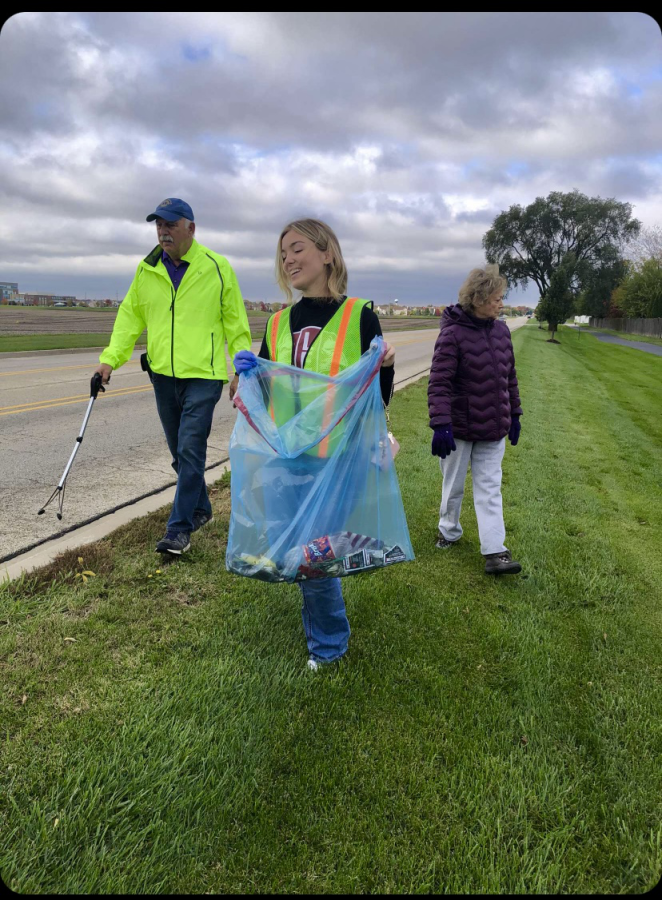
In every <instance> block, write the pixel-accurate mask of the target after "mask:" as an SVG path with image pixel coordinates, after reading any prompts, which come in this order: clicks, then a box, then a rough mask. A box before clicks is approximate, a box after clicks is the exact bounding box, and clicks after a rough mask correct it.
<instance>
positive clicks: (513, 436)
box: [508, 416, 522, 447]
mask: <svg viewBox="0 0 662 900" xmlns="http://www.w3.org/2000/svg"><path fill="white" fill-rule="evenodd" d="M521 430H522V426H521V424H520V420H519V416H513V420H512V422H511V423H510V431H509V432H508V440H509V441H510V443H511V444H512V445H513V447H514V446H515V444H516V443H517V442H518V441H519V433H520V431H521Z"/></svg>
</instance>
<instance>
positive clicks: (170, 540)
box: [156, 531, 191, 556]
mask: <svg viewBox="0 0 662 900" xmlns="http://www.w3.org/2000/svg"><path fill="white" fill-rule="evenodd" d="M190 546H191V540H190V537H189V535H188V534H186V532H185V531H180V532H179V533H177V532H176V531H166V533H165V536H164V537H163V538H161V540H160V541H159V542H158V544H157V545H156V552H157V553H173V554H174V555H175V556H181V555H182V553H186V551H187V550H188V549H189V548H190Z"/></svg>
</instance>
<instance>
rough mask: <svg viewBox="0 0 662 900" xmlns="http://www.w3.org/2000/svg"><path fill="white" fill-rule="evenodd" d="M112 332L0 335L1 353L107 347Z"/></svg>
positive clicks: (141, 343) (140, 341)
mask: <svg viewBox="0 0 662 900" xmlns="http://www.w3.org/2000/svg"><path fill="white" fill-rule="evenodd" d="M146 337H147V335H146V333H144V334H143V336H142V337H140V338H138V341H137V345H143V344H144V343H145V341H146ZM109 340H110V333H109V332H106V333H105V334H16V335H12V334H9V335H2V336H1V337H0V353H10V352H16V351H19V350H70V349H72V348H78V347H106V346H107V345H108V342H109Z"/></svg>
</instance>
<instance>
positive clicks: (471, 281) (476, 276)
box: [458, 264, 508, 313]
mask: <svg viewBox="0 0 662 900" xmlns="http://www.w3.org/2000/svg"><path fill="white" fill-rule="evenodd" d="M507 287H508V282H507V281H506V279H505V278H504V277H503V275H499V267H498V266H497V265H496V264H494V265H490V266H485V268H484V269H472V270H471V272H469V274H468V275H467V277H466V279H465V281H464V284H463V285H462V287H461V288H460V293H459V295H458V303H459V304H460V306H461V307H462V309H463V310H464V311H465V312H469V313H470V312H471V311H472V310H473V309H476V307H477V306H482V305H483V304H484V303H485V302H487V300H488V299H489V298H490V297H491V296H492V294H493V293H494V292H495V291H505V290H506V288H507Z"/></svg>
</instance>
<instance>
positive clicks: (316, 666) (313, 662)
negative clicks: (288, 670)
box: [308, 656, 320, 672]
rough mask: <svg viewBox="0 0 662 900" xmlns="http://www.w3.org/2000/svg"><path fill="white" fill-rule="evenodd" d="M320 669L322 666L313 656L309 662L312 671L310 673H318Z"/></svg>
mask: <svg viewBox="0 0 662 900" xmlns="http://www.w3.org/2000/svg"><path fill="white" fill-rule="evenodd" d="M319 667H320V664H319V663H318V662H317V660H316V659H313V658H312V656H311V657H310V659H309V660H308V668H309V669H310V671H311V672H317V670H318V669H319Z"/></svg>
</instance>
